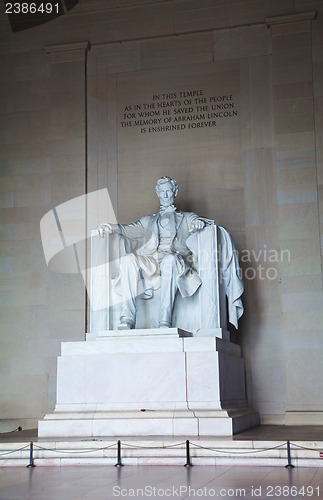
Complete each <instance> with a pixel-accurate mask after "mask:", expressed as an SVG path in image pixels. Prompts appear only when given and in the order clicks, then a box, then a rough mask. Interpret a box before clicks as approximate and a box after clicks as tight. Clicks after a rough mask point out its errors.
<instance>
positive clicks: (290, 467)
mask: <svg viewBox="0 0 323 500" xmlns="http://www.w3.org/2000/svg"><path fill="white" fill-rule="evenodd" d="M287 460H288V463H287V465H285V468H286V469H294V465H292V459H291V456H290V441H287Z"/></svg>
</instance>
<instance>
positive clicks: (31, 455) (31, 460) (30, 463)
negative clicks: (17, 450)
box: [27, 441, 36, 467]
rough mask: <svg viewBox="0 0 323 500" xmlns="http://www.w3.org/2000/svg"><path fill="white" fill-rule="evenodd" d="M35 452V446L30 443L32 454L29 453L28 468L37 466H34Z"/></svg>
mask: <svg viewBox="0 0 323 500" xmlns="http://www.w3.org/2000/svg"><path fill="white" fill-rule="evenodd" d="M33 451H34V444H33V442H32V441H31V442H30V453H29V464H28V465H27V467H36V465H35V464H34V456H33Z"/></svg>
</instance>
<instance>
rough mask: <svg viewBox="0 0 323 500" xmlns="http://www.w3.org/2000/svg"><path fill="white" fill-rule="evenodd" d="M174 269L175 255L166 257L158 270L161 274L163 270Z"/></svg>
mask: <svg viewBox="0 0 323 500" xmlns="http://www.w3.org/2000/svg"><path fill="white" fill-rule="evenodd" d="M175 267H176V255H171V254H170V255H166V256H165V257H164V258H163V260H162V262H161V264H160V270H161V272H163V269H172V268H175Z"/></svg>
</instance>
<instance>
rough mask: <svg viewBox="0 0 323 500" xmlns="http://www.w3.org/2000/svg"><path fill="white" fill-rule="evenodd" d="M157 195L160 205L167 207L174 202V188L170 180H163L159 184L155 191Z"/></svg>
mask: <svg viewBox="0 0 323 500" xmlns="http://www.w3.org/2000/svg"><path fill="white" fill-rule="evenodd" d="M157 196H158V198H159V201H160V204H161V206H162V207H169V206H170V205H172V204H173V203H174V198H175V194H174V190H173V185H172V184H171V182H164V183H163V184H161V185H160V186H159V189H158V191H157Z"/></svg>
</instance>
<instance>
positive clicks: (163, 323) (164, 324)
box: [159, 321, 172, 328]
mask: <svg viewBox="0 0 323 500" xmlns="http://www.w3.org/2000/svg"><path fill="white" fill-rule="evenodd" d="M171 326H172V325H171V323H170V322H169V321H161V322H160V323H159V328H170V327H171Z"/></svg>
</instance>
